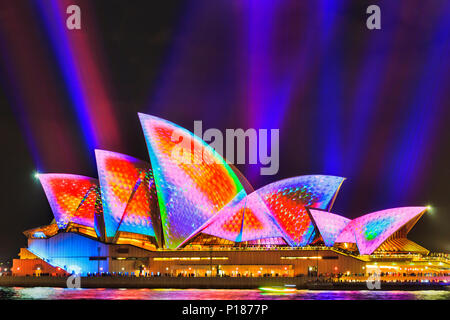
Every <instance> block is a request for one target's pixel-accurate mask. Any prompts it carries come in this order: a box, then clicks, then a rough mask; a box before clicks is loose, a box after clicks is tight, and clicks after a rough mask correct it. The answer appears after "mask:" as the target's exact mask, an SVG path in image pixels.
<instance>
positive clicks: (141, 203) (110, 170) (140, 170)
mask: <svg viewBox="0 0 450 320" xmlns="http://www.w3.org/2000/svg"><path fill="white" fill-rule="evenodd" d="M95 157H96V160H97V169H98V175H99V178H100V188H101V195H102V202H103V217H104V222H105V231H106V236H107V237H114V236H115V235H116V232H117V231H118V229H119V226H121V222H122V230H128V231H130V232H136V231H139V232H145V234H152V235H153V231H150V229H152V223H151V214H150V202H152V200H156V199H155V193H154V192H153V193H152V192H150V191H149V189H147V190H145V186H146V185H147V186H148V187H151V186H153V183H151V184H149V182H144V183H143V185H144V188H138V187H139V185H140V182H141V181H142V179H144V180H145V179H147V180H149V179H150V178H151V176H148V177H147V178H145V175H146V172H150V165H149V164H148V163H147V162H144V161H141V160H139V159H136V158H133V157H130V156H127V155H124V154H120V153H116V152H110V151H104V150H95ZM140 178H142V179H141V180H140ZM152 182H153V181H152ZM132 196H135V197H136V199H135V200H134V201H131V205H130V206H129V208H127V204H128V202H129V200H130V199H131V200H133V199H132ZM126 209H127V214H126V219H125V221H122V219H123V217H124V213H125V210H126ZM137 226H139V228H137V229H134V227H137ZM132 230H134V231H132Z"/></svg>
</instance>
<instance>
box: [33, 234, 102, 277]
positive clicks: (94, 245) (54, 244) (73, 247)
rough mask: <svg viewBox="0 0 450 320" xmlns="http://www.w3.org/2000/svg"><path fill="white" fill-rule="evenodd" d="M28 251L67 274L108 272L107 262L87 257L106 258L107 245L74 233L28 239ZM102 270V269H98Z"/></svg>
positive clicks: (83, 274)
mask: <svg viewBox="0 0 450 320" xmlns="http://www.w3.org/2000/svg"><path fill="white" fill-rule="evenodd" d="M28 250H29V251H31V252H32V253H34V254H35V255H37V256H38V257H40V258H41V259H43V260H45V261H46V262H48V263H49V264H51V265H52V266H55V267H60V268H62V269H64V270H66V271H67V272H69V273H72V272H73V271H76V272H77V273H78V270H80V271H79V272H80V273H81V275H82V276H85V275H86V274H87V273H95V272H98V271H100V272H108V271H109V269H108V260H103V261H97V260H89V257H97V256H102V257H107V256H108V245H105V244H103V243H100V242H97V241H95V240H92V239H89V238H86V237H84V236H81V235H78V234H75V233H60V234H57V235H56V236H54V237H52V238H50V239H30V240H29V241H28ZM99 268H102V269H103V270H102V269H99Z"/></svg>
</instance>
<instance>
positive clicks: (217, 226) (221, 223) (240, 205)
mask: <svg viewBox="0 0 450 320" xmlns="http://www.w3.org/2000/svg"><path fill="white" fill-rule="evenodd" d="M245 200H246V194H245V191H243V190H242V191H241V192H239V194H238V195H237V196H236V197H235V198H234V199H233V200H232V201H230V202H229V203H228V204H227V205H226V206H225V207H223V208H222V209H221V210H220V211H219V212H218V213H217V214H216V215H215V216H214V217H212V218H211V220H210V221H208V222H207V223H208V226H207V227H206V228H205V229H203V230H201V232H202V233H206V234H209V235H212V236H216V237H219V238H222V239H227V240H231V241H234V242H240V241H241V238H242V233H241V231H242V219H243V215H244V209H245Z"/></svg>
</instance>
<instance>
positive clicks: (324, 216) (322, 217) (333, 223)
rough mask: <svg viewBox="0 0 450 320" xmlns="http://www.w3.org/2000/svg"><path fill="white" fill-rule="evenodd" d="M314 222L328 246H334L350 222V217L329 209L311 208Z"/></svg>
mask: <svg viewBox="0 0 450 320" xmlns="http://www.w3.org/2000/svg"><path fill="white" fill-rule="evenodd" d="M309 212H310V213H311V216H312V218H313V220H314V223H315V225H316V227H317V229H318V230H319V233H320V235H321V236H322V239H323V242H324V243H325V245H326V246H327V247H332V246H333V245H334V242H335V240H336V238H337V237H338V236H339V234H341V232H342V230H344V228H345V227H346V226H347V225H348V224H349V223H350V221H351V220H350V219H347V218H345V217H342V216H339V215H337V214H334V213H330V212H327V211H321V210H314V209H309Z"/></svg>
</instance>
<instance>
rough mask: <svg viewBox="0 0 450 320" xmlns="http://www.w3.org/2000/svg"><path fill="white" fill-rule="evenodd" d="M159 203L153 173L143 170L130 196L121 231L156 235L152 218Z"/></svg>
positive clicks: (120, 227)
mask: <svg viewBox="0 0 450 320" xmlns="http://www.w3.org/2000/svg"><path fill="white" fill-rule="evenodd" d="M157 203H158V200H157V198H156V188H155V182H154V179H153V174H152V172H151V171H143V172H142V173H141V176H140V177H139V179H138V182H137V183H136V186H135V190H134V191H133V193H132V195H131V196H130V200H129V202H128V204H127V206H126V209H125V213H124V215H123V218H122V222H121V223H120V226H119V231H125V232H133V233H140V234H145V235H147V236H152V237H156V235H155V231H154V229H153V223H152V220H153V219H154V218H153V216H154V213H157V212H156V211H157ZM152 218H153V219H152Z"/></svg>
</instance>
